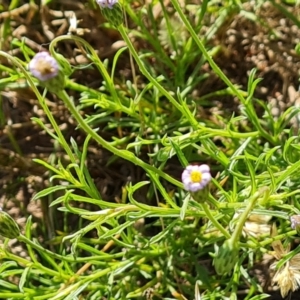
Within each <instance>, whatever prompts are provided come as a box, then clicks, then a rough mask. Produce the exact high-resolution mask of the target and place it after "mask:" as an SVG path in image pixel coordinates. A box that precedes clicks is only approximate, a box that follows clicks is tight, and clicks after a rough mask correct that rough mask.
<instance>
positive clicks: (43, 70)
mask: <svg viewBox="0 0 300 300" xmlns="http://www.w3.org/2000/svg"><path fill="white" fill-rule="evenodd" d="M28 68H29V71H30V72H31V74H32V75H33V76H34V77H36V78H37V79H38V80H40V81H47V80H49V79H51V78H54V77H56V76H57V75H58V72H59V65H58V62H57V61H56V59H55V58H54V57H52V56H51V55H50V53H48V52H46V51H44V52H39V53H37V54H36V55H35V56H34V57H33V58H32V60H31V61H30V62H29V65H28Z"/></svg>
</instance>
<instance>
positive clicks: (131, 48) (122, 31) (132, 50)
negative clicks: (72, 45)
mask: <svg viewBox="0 0 300 300" xmlns="http://www.w3.org/2000/svg"><path fill="white" fill-rule="evenodd" d="M118 30H119V32H120V34H121V36H122V38H123V39H124V41H125V42H126V44H127V46H128V48H129V51H130V53H131V54H132V56H133V57H134V59H135V61H136V63H137V64H138V66H139V69H140V71H141V72H142V74H143V75H144V76H145V77H146V78H147V79H148V80H149V81H150V82H151V83H152V84H153V85H154V86H155V87H156V88H157V89H158V90H159V91H160V93H161V94H162V95H164V96H165V97H166V98H167V99H168V100H169V101H170V102H171V103H172V104H173V105H174V107H176V109H178V110H179V111H180V112H181V114H182V115H184V116H186V118H187V119H188V120H189V121H190V123H191V125H192V127H193V128H194V129H197V128H198V121H197V120H196V119H195V118H194V116H193V115H192V114H191V112H190V111H187V110H185V109H184V107H183V106H182V105H181V104H180V103H178V102H177V101H176V100H175V98H174V97H172V95H171V94H170V93H169V92H168V91H167V90H165V89H164V87H163V86H162V85H160V84H159V82H158V81H157V80H155V79H154V78H153V77H152V75H151V74H150V73H149V72H148V70H147V69H146V68H145V65H144V63H143V62H142V60H141V59H140V57H139V55H138V54H137V52H136V50H135V48H134V46H133V45H132V43H131V40H130V39H129V37H128V35H127V33H126V30H125V28H124V26H123V25H120V26H119V27H118Z"/></svg>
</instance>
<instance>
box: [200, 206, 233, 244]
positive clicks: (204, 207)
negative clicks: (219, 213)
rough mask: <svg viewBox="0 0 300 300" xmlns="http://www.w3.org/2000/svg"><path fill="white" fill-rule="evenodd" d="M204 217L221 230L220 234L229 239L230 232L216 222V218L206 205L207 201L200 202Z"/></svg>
mask: <svg viewBox="0 0 300 300" xmlns="http://www.w3.org/2000/svg"><path fill="white" fill-rule="evenodd" d="M201 206H202V208H203V210H204V212H205V214H206V217H207V218H208V219H209V220H210V221H211V222H212V223H213V225H214V226H215V227H216V228H217V229H219V230H220V232H222V234H223V235H224V236H225V237H226V238H227V239H229V238H230V234H229V233H228V232H227V231H226V229H225V228H224V227H223V226H222V225H221V224H220V223H219V222H218V220H216V218H215V217H214V216H213V214H212V213H211V211H210V208H209V206H208V204H207V203H203V204H201Z"/></svg>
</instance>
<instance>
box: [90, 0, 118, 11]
mask: <svg viewBox="0 0 300 300" xmlns="http://www.w3.org/2000/svg"><path fill="white" fill-rule="evenodd" d="M96 2H97V3H98V5H99V6H100V7H101V8H106V7H108V8H110V9H113V6H114V5H115V4H116V3H118V2H119V1H118V0H96Z"/></svg>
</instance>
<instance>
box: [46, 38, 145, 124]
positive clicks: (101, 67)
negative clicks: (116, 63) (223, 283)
mask: <svg viewBox="0 0 300 300" xmlns="http://www.w3.org/2000/svg"><path fill="white" fill-rule="evenodd" d="M64 40H72V41H74V40H75V41H77V42H80V43H82V44H83V45H84V46H85V47H86V48H87V49H88V50H89V53H87V55H88V57H89V58H90V59H91V60H92V61H93V62H94V63H95V65H96V67H97V68H98V69H99V71H100V73H101V74H102V76H103V78H104V80H105V82H106V84H107V87H108V90H109V92H110V93H111V95H112V97H113V99H114V101H115V102H116V104H117V106H119V108H120V110H121V111H123V112H124V113H126V114H128V115H130V116H133V117H136V118H137V119H139V115H138V114H137V113H136V112H135V111H134V109H133V107H129V108H128V107H126V106H124V105H122V103H121V101H120V99H119V95H118V94H117V92H116V89H115V86H114V83H113V81H112V79H111V77H110V75H109V74H108V72H107V70H106V68H105V66H104V64H103V63H102V61H101V60H100V58H99V57H98V55H97V53H96V52H95V50H94V49H93V47H91V46H90V45H89V44H88V43H87V42H86V41H85V40H84V39H82V38H80V37H78V36H73V35H62V36H59V37H57V38H55V39H54V40H53V41H52V42H51V44H50V46H49V50H50V52H51V54H53V56H54V57H55V51H54V47H55V45H56V44H57V43H58V42H59V41H64ZM68 84H69V85H72V84H71V83H70V82H68Z"/></svg>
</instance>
